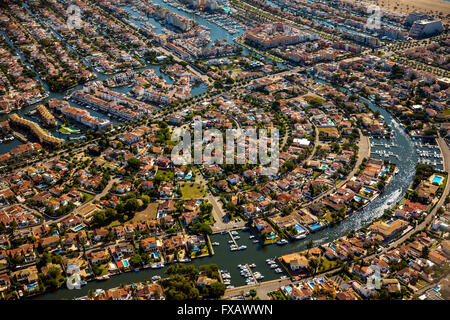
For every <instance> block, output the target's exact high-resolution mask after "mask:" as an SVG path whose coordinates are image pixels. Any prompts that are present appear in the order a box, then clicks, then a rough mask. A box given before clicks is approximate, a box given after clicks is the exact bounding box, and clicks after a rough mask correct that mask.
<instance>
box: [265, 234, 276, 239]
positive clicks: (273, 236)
mask: <svg viewBox="0 0 450 320" xmlns="http://www.w3.org/2000/svg"><path fill="white" fill-rule="evenodd" d="M275 237H276V235H274V234H271V235H268V236H267V239H273V238H275Z"/></svg>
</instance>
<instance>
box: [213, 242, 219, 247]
mask: <svg viewBox="0 0 450 320" xmlns="http://www.w3.org/2000/svg"><path fill="white" fill-rule="evenodd" d="M212 245H213V246H218V245H220V243H219V242H213V243H212Z"/></svg>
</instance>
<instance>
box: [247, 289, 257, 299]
mask: <svg viewBox="0 0 450 320" xmlns="http://www.w3.org/2000/svg"><path fill="white" fill-rule="evenodd" d="M249 293H250V296H251V297H252V298H254V297H256V290H255V289H251V290H250V291H249Z"/></svg>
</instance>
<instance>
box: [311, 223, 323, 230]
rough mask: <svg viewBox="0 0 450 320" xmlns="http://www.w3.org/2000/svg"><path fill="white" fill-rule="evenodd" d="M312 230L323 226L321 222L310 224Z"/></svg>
mask: <svg viewBox="0 0 450 320" xmlns="http://www.w3.org/2000/svg"><path fill="white" fill-rule="evenodd" d="M309 227H310V228H311V229H312V230H314V229H317V228H320V227H321V224H320V223H316V224H313V225H312V226H309Z"/></svg>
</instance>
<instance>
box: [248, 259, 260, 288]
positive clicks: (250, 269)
mask: <svg viewBox="0 0 450 320" xmlns="http://www.w3.org/2000/svg"><path fill="white" fill-rule="evenodd" d="M245 266H246V267H247V270H248V271H249V272H250V274H251V275H252V278H253V280H254V281H255V283H256V284H258V279H256V277H255V275H254V274H253V270H252V268H250V266H249V265H248V263H246V264H245Z"/></svg>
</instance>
